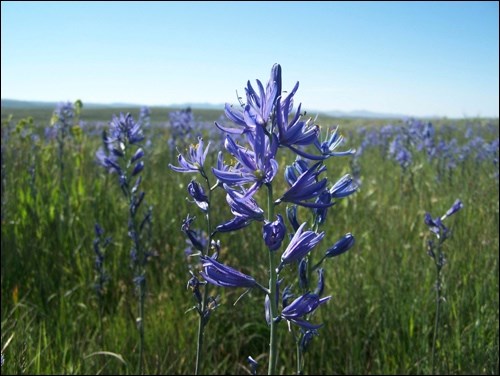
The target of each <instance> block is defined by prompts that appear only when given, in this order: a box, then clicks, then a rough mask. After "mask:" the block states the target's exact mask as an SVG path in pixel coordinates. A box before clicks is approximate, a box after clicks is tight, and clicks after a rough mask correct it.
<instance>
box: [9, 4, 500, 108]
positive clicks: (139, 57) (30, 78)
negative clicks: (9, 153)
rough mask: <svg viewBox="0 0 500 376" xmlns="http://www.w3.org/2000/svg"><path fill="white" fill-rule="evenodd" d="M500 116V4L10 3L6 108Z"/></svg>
mask: <svg viewBox="0 0 500 376" xmlns="http://www.w3.org/2000/svg"><path fill="white" fill-rule="evenodd" d="M273 63H280V64H281V66H282V71H283V87H284V88H285V89H289V90H290V89H292V87H293V85H294V84H295V82H296V81H300V88H299V91H298V92H297V94H296V98H297V99H296V100H297V101H298V102H301V103H302V104H303V108H304V109H306V110H308V111H314V110H317V111H329V110H341V111H354V110H368V111H374V112H382V113H395V114H404V115H409V116H448V117H455V118H462V117H476V116H481V117H498V116H499V6H498V2H426V3H422V2H408V3H406V2H369V3H354V2H310V1H307V2H19V1H15V2H12V1H2V2H1V78H2V83H1V97H2V98H3V99H6V98H8V99H19V100H37V101H66V100H70V101H74V100H76V99H81V100H82V101H83V103H84V104H85V102H88V103H118V102H120V103H136V104H141V105H170V104H182V103H189V102H191V103H201V102H203V103H214V104H219V103H220V104H222V103H225V102H229V103H237V100H236V90H238V93H239V94H240V95H243V94H244V87H245V85H246V82H247V80H250V81H251V82H252V83H255V79H256V78H259V79H260V80H261V81H264V82H267V80H268V78H269V73H270V70H271V67H272V65H273Z"/></svg>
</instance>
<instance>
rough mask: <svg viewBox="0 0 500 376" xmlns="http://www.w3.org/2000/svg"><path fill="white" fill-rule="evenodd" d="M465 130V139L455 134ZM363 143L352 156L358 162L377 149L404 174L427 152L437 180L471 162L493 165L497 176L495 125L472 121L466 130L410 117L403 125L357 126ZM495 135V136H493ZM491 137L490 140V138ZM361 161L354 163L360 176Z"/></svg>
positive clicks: (356, 173)
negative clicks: (434, 168)
mask: <svg viewBox="0 0 500 376" xmlns="http://www.w3.org/2000/svg"><path fill="white" fill-rule="evenodd" d="M459 132H462V133H463V134H464V138H463V140H462V141H459V140H457V138H455V137H453V135H454V134H457V133H459ZM358 133H359V135H360V136H361V137H362V142H361V144H360V146H359V148H358V149H357V152H356V154H355V156H354V158H353V160H354V161H355V162H357V161H358V159H359V158H360V157H361V155H362V154H363V153H364V152H365V151H366V150H368V149H378V150H379V151H380V153H381V155H382V156H383V157H384V158H386V157H388V158H389V159H391V160H393V161H395V162H396V163H398V164H399V165H400V166H401V169H402V172H403V174H404V173H406V172H408V171H409V170H410V167H411V165H412V164H413V163H414V160H415V159H416V157H417V155H418V154H422V153H423V154H424V155H425V157H426V158H427V160H428V162H429V163H434V164H435V166H436V172H437V173H436V178H437V180H438V181H441V180H443V178H444V177H445V176H446V175H448V177H449V178H450V177H451V174H452V172H453V171H454V170H456V169H457V167H459V166H464V165H465V164H466V163H468V161H472V162H473V163H474V164H476V165H478V166H479V165H480V164H481V163H483V162H487V163H492V164H493V165H494V167H495V168H494V169H493V171H494V172H493V173H492V176H493V177H494V178H498V168H497V166H498V153H499V147H498V145H499V141H498V129H495V127H494V126H482V125H479V126H477V125H476V126H475V125H473V124H469V125H468V126H467V128H466V129H465V130H463V129H462V130H461V129H459V128H457V126H452V125H442V126H440V127H438V128H436V127H435V126H434V125H433V124H432V123H431V122H429V121H421V120H417V119H407V120H406V121H405V122H404V124H403V125H400V126H395V125H386V126H383V127H381V128H375V127H374V128H366V127H361V128H359V129H358ZM495 134H496V138H493V139H491V136H492V135H493V137H494V136H495ZM487 138H490V139H491V140H490V141H487ZM355 169H359V163H354V164H353V175H355V176H356V175H358V174H359V171H354V170H355Z"/></svg>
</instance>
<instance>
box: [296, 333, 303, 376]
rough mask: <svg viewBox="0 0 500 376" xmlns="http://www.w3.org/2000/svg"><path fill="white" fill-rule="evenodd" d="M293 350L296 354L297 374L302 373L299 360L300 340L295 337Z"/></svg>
mask: <svg viewBox="0 0 500 376" xmlns="http://www.w3.org/2000/svg"><path fill="white" fill-rule="evenodd" d="M295 351H296V354H297V375H302V362H301V359H300V358H301V357H300V354H301V351H300V341H299V340H298V339H297V340H296V341H295Z"/></svg>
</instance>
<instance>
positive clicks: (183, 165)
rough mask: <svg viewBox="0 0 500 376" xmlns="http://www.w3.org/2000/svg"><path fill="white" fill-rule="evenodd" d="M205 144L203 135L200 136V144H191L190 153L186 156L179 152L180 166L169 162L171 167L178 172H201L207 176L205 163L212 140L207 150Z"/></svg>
mask: <svg viewBox="0 0 500 376" xmlns="http://www.w3.org/2000/svg"><path fill="white" fill-rule="evenodd" d="M203 147H204V144H203V139H202V138H201V137H199V138H198V144H196V145H190V146H189V155H188V157H187V158H185V157H184V156H183V155H182V154H180V153H179V156H178V157H177V159H178V161H179V165H180V167H177V166H174V165H172V164H170V163H169V165H168V166H169V167H170V168H171V169H172V170H174V171H176V172H199V173H201V174H202V176H205V173H204V171H203V164H204V163H205V159H206V157H207V154H208V148H209V147H210V142H209V143H208V145H207V147H206V149H205V150H203Z"/></svg>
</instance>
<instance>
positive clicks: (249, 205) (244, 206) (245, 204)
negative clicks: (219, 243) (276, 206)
mask: <svg viewBox="0 0 500 376" xmlns="http://www.w3.org/2000/svg"><path fill="white" fill-rule="evenodd" d="M224 189H225V190H226V192H227V194H226V201H227V203H228V204H229V207H230V208H231V213H233V215H234V218H233V219H231V220H230V221H227V222H225V223H223V224H221V225H219V226H217V228H216V230H217V231H218V232H229V231H235V230H239V229H241V228H243V227H246V226H248V225H249V224H250V223H251V222H252V221H263V220H264V211H263V210H262V209H261V208H260V207H259V205H258V204H257V201H255V200H254V199H253V198H252V197H247V195H246V194H245V192H244V191H243V192H237V191H236V190H234V189H231V188H230V187H228V186H227V185H224Z"/></svg>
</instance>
